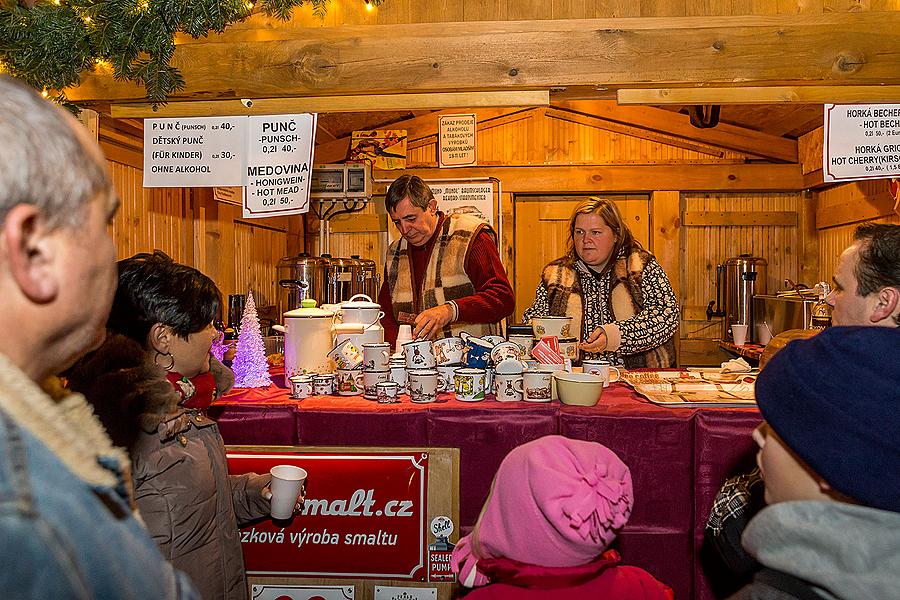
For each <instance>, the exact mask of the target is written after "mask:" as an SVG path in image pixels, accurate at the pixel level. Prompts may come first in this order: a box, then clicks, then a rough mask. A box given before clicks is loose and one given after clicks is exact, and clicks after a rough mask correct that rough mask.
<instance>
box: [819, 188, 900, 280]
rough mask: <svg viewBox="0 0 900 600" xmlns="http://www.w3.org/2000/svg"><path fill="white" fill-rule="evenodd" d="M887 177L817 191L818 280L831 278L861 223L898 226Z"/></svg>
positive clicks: (899, 217)
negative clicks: (838, 260) (840, 257)
mask: <svg viewBox="0 0 900 600" xmlns="http://www.w3.org/2000/svg"><path fill="white" fill-rule="evenodd" d="M888 182H889V180H887V179H874V180H870V181H854V182H851V183H845V184H842V185H838V186H835V187H832V188H829V189H827V190H823V191H821V192H818V193H817V194H816V196H817V205H818V209H817V211H816V212H817V216H818V220H817V221H818V222H817V229H818V232H819V264H820V272H819V275H820V276H819V280H824V281H828V282H830V281H831V276H832V275H833V274H834V269H835V267H836V266H837V259H838V257H839V256H840V255H841V252H843V251H844V249H845V248H846V247H847V246H849V245H850V243H851V242H852V241H853V232H854V231H855V230H856V228H857V226H859V225H860V224H862V223H891V224H894V225H900V216H898V215H897V213H896V212H894V210H893V204H894V201H893V199H892V198H891V197H890V191H889V189H888Z"/></svg>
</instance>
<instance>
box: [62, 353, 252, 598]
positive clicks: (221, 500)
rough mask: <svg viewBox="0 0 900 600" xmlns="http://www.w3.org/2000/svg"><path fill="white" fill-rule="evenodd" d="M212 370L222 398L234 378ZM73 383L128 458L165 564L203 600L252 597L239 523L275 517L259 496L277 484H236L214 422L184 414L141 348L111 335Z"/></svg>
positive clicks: (245, 479)
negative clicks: (186, 579)
mask: <svg viewBox="0 0 900 600" xmlns="http://www.w3.org/2000/svg"><path fill="white" fill-rule="evenodd" d="M211 363H214V364H213V365H211V366H212V372H213V376H214V377H215V380H216V388H217V391H219V392H224V391H226V390H227V389H228V388H229V387H230V386H231V382H233V376H231V377H230V378H229V375H230V371H229V370H228V369H227V367H224V366H223V365H221V363H218V362H217V361H213V360H211ZM68 379H69V386H70V387H71V388H72V389H74V390H76V391H79V392H81V393H83V394H84V395H85V396H86V397H87V398H88V401H89V402H91V404H93V406H94V408H95V411H96V413H97V415H98V417H99V418H100V420H101V422H102V423H103V424H104V426H105V427H106V428H107V430H108V431H109V434H110V437H112V439H113V440H114V442H115V443H116V444H118V445H122V446H124V447H125V448H127V449H128V451H129V454H130V455H131V460H132V463H133V477H134V488H135V501H136V503H137V508H138V510H139V512H140V514H141V516H142V517H143V519H144V522H145V523H146V525H147V529H148V530H149V531H150V533H151V535H152V536H153V538H154V539H155V540H156V542H157V544H158V545H159V547H160V549H161V550H162V553H163V555H164V556H165V557H166V558H167V559H168V560H170V561H171V562H172V564H173V565H174V566H175V567H176V568H178V569H181V570H182V571H184V572H185V573H187V574H188V575H190V577H191V579H192V580H193V582H194V585H195V587H196V588H197V590H198V591H199V592H200V593H201V594H202V596H203V598H205V599H212V598H227V599H241V600H243V599H245V598H247V596H248V594H247V583H246V577H245V574H244V561H243V556H242V554H241V545H240V539H239V534H238V523H244V522H247V521H250V520H253V519H256V518H260V517H264V516H266V515H268V512H269V501H268V500H265V499H264V498H263V497H262V495H261V491H262V489H263V487H265V486H266V485H267V484H268V481H269V476H268V475H256V474H247V475H239V476H229V475H228V470H227V465H226V461H225V446H224V443H223V442H222V436H221V435H220V434H219V428H218V426H217V425H216V423H215V421H213V420H211V419H210V418H209V417H207V416H206V415H205V414H203V413H202V412H199V411H193V410H187V409H184V408H183V407H181V406H179V405H178V402H179V401H180V396H179V394H178V393H177V392H176V391H175V389H174V388H173V387H172V385H171V384H170V383H169V381H168V380H167V379H166V373H165V371H163V370H162V369H160V368H159V367H157V366H156V365H154V364H153V361H152V360H150V359H149V358H148V356H147V353H146V352H145V351H144V349H143V348H142V347H141V346H140V345H139V344H137V343H136V342H134V341H133V340H130V339H128V338H125V337H123V336H110V337H109V338H107V340H106V342H105V343H104V344H103V346H102V347H101V348H100V349H99V350H97V351H96V352H93V353H92V354H90V355H88V356H86V357H85V358H84V359H82V360H81V361H80V362H79V363H78V364H77V365H76V366H75V367H74V368H73V369H72V370H71V371H70V373H68Z"/></svg>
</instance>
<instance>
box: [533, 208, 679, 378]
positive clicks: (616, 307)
mask: <svg viewBox="0 0 900 600" xmlns="http://www.w3.org/2000/svg"><path fill="white" fill-rule="evenodd" d="M524 316H525V319H526V320H531V319H532V318H534V317H544V316H570V317H572V326H571V331H573V332H574V335H580V339H582V340H584V341H583V342H582V343H581V344H580V347H581V349H582V350H583V351H584V352H585V353H586V356H587V357H588V358H594V357H598V356H600V355H603V356H604V357H605V358H609V359H610V360H611V361H612V362H613V363H614V364H624V365H625V366H626V367H628V368H639V367H655V368H663V367H674V366H675V333H676V332H677V330H678V320H679V313H678V300H677V298H676V297H675V293H674V292H673V291H672V286H671V285H670V284H669V278H668V277H666V273H665V271H663V269H662V267H660V266H659V263H658V262H656V259H655V258H654V257H653V255H652V254H650V253H649V252H647V251H646V250H644V249H643V247H641V244H640V242H638V241H637V240H636V239H634V236H633V235H632V233H631V230H629V229H628V225H627V224H626V223H625V220H624V219H623V218H622V215H621V213H620V212H619V209H618V208H617V207H616V205H615V203H614V202H613V201H612V200H608V199H605V198H596V197H591V198H589V199H587V200H585V201H584V202H582V203H581V204H579V205H578V206H577V207H575V211H574V212H573V213H572V218H571V220H570V222H569V244H568V251H567V252H566V254H565V255H564V256H562V257H561V258H558V259H556V260H554V261H553V262H551V263H550V264H548V265H547V266H546V267H544V270H543V272H542V273H541V282H540V284H539V285H538V288H537V292H536V293H535V299H534V303H533V304H532V305H531V307H530V308H528V309H526V310H525V314H524Z"/></svg>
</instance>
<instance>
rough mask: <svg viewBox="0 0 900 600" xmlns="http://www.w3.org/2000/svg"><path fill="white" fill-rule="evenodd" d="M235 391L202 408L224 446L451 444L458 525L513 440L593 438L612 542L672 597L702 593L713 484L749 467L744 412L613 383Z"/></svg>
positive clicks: (707, 594)
mask: <svg viewBox="0 0 900 600" xmlns="http://www.w3.org/2000/svg"><path fill="white" fill-rule="evenodd" d="M273 379H274V380H275V382H276V384H275V385H273V386H271V387H269V388H266V389H255V390H235V391H233V392H232V393H230V394H228V395H226V396H225V397H223V398H221V399H220V400H219V401H217V402H216V404H215V405H214V406H213V410H212V411H211V412H212V413H213V415H214V416H216V417H217V419H218V421H219V426H220V429H221V430H222V436H223V437H224V438H225V441H226V443H229V444H271V445H298V444H299V445H317V446H424V447H452V448H459V449H460V490H459V495H460V521H461V526H462V527H463V528H469V527H471V526H472V525H473V524H474V523H475V520H476V519H477V518H478V513H479V511H480V510H481V506H482V505H483V504H484V501H485V499H486V498H487V494H488V491H489V490H490V484H491V481H492V479H493V476H494V473H495V472H496V470H497V467H498V466H499V464H500V461H501V460H503V457H504V456H506V454H507V453H508V452H509V451H510V450H511V449H512V448H514V447H516V446H517V445H519V444H522V443H524V442H527V441H529V440H533V439H536V438H538V437H541V436H544V435H548V434H552V433H559V434H562V435H566V436H568V437H571V438H578V439H585V440H593V441H597V442H601V443H603V444H605V445H606V446H608V447H610V448H611V449H612V450H613V451H615V452H616V453H617V454H618V455H619V456H620V457H621V458H622V460H623V461H625V463H626V464H627V465H628V466H629V467H630V468H631V472H632V477H633V480H634V491H635V506H634V511H633V513H632V516H631V519H630V520H629V522H628V525H627V526H626V527H625V529H624V530H623V531H622V532H621V534H620V535H619V538H618V547H619V549H620V550H621V551H622V554H623V556H624V558H625V561H626V562H627V563H628V564H633V565H637V566H640V567H643V568H645V569H647V570H648V571H649V572H650V573H652V574H653V575H654V576H656V577H657V578H658V579H660V580H661V581H664V582H665V583H667V584H668V585H670V586H672V588H673V589H674V590H675V593H676V596H677V597H678V598H698V599H706V598H713V597H714V596H713V595H712V593H711V591H710V582H709V581H708V580H707V579H708V577H707V576H708V575H713V576H714V575H715V574H707V573H705V572H704V569H703V567H704V562H703V561H701V560H700V556H701V545H702V540H703V528H704V524H705V522H706V518H707V517H708V515H709V507H710V505H711V504H712V499H713V497H714V496H715V493H716V492H717V491H718V489H719V487H720V486H721V484H722V482H723V481H724V480H725V479H726V478H727V477H728V476H729V475H731V474H732V473H734V472H736V471H737V470H738V469H739V468H742V467H743V466H744V465H746V464H752V457H753V452H754V451H753V448H754V444H753V442H752V440H751V438H750V435H749V434H750V431H751V430H752V429H753V428H754V427H755V426H756V425H757V424H758V423H759V421H760V415H759V412H758V411H757V410H756V409H754V408H670V407H660V406H656V405H654V404H651V403H650V402H647V401H646V400H644V399H642V398H641V397H639V396H638V395H637V394H635V393H634V391H633V390H632V389H631V388H630V387H628V386H626V385H625V384H620V383H614V384H612V385H611V386H610V387H609V388H607V389H606V390H605V391H604V394H603V397H602V399H601V401H600V403H599V404H598V405H597V406H595V407H590V408H585V407H573V406H564V405H560V404H559V403H557V402H554V403H547V404H532V403H527V402H513V403H502V402H496V401H494V400H493V399H492V397H489V399H488V400H486V401H484V402H477V403H468V402H459V401H457V400H455V399H454V398H452V396H451V395H449V394H444V395H440V396H439V398H438V402H435V403H433V404H412V403H411V402H409V400H408V399H407V397H406V396H403V399H404V400H403V402H402V403H400V404H392V405H380V404H378V403H376V402H373V401H370V400H365V399H363V398H361V397H358V396H357V397H343V396H313V397H310V398H306V399H303V400H292V399H291V398H289V396H288V390H287V389H285V388H284V387H283V378H281V377H273Z"/></svg>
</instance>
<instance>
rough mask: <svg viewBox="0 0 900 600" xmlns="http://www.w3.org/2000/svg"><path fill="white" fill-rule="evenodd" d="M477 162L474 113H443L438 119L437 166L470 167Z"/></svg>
mask: <svg viewBox="0 0 900 600" xmlns="http://www.w3.org/2000/svg"><path fill="white" fill-rule="evenodd" d="M477 164H478V157H477V153H476V136H475V115H474V114H470V115H444V116H442V117H440V119H439V120H438V166H440V167H472V166H475V165H477Z"/></svg>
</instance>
